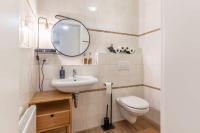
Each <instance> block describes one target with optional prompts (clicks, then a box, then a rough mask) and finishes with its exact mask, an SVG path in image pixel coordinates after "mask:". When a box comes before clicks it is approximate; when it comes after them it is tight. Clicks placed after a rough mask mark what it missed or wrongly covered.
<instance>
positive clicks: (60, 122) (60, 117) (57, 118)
mask: <svg viewBox="0 0 200 133" xmlns="http://www.w3.org/2000/svg"><path fill="white" fill-rule="evenodd" d="M69 123H70V112H69V111H63V112H58V113H55V114H49V115H41V116H37V130H45V129H48V128H54V127H57V126H66V125H67V124H69Z"/></svg>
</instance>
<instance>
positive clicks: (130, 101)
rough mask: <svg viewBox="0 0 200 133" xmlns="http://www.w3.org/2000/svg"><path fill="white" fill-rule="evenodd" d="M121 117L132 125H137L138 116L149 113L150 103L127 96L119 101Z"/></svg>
mask: <svg viewBox="0 0 200 133" xmlns="http://www.w3.org/2000/svg"><path fill="white" fill-rule="evenodd" d="M117 103H118V104H119V107H120V112H121V115H122V116H123V117H124V118H125V119H126V120H127V121H129V122H130V123H132V124H133V123H135V122H136V120H137V117H138V116H141V115H144V114H145V113H147V112H148V111H149V103H148V102H147V101H145V100H144V99H142V98H139V97H136V96H127V97H121V98H118V99H117Z"/></svg>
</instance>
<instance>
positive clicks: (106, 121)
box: [101, 83, 115, 131]
mask: <svg viewBox="0 0 200 133" xmlns="http://www.w3.org/2000/svg"><path fill="white" fill-rule="evenodd" d="M112 85H113V83H112ZM101 127H102V129H103V130H104V131H107V130H111V129H114V128H115V127H114V125H113V124H112V91H111V94H110V120H109V117H108V104H107V108H106V117H105V118H104V125H102V126H101Z"/></svg>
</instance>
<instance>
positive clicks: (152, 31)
mask: <svg viewBox="0 0 200 133" xmlns="http://www.w3.org/2000/svg"><path fill="white" fill-rule="evenodd" d="M88 30H89V31H94V32H103V33H111V34H118V35H126V36H134V37H141V36H144V35H148V34H151V33H154V32H157V31H160V30H161V28H157V29H154V30H150V31H148V32H145V33H142V34H130V33H123V32H116V31H108V30H100V29H91V28H88Z"/></svg>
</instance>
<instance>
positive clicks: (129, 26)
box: [34, 0, 161, 131]
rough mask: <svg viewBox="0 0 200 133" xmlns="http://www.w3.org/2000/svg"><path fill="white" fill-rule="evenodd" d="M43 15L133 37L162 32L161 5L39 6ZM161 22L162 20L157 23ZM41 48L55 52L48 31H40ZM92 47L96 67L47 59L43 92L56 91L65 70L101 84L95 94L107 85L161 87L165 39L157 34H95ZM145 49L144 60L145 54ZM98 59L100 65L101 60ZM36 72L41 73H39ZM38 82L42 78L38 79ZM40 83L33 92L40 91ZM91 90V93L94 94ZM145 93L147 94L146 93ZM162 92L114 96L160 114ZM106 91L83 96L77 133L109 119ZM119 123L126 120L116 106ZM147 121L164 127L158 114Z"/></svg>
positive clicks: (67, 2) (93, 1)
mask: <svg viewBox="0 0 200 133" xmlns="http://www.w3.org/2000/svg"><path fill="white" fill-rule="evenodd" d="M38 5H39V8H38V9H39V14H40V15H41V16H44V17H48V18H49V20H52V18H53V16H54V15H56V14H62V15H66V16H68V17H72V18H76V19H78V20H81V21H82V22H83V23H84V24H85V25H86V26H87V27H89V28H95V29H103V30H111V31H117V32H125V33H132V34H139V33H144V32H147V31H149V30H153V29H155V28H160V25H159V23H160V21H159V20H160V16H159V13H160V10H159V8H160V7H159V0H155V1H149V0H140V1H138V0H126V2H124V1H121V0H109V1H108V0H82V1H80V0H39V1H38ZM88 6H95V7H97V11H96V12H90V11H88V9H87V8H88ZM157 16H158V17H157ZM41 32H44V34H43V33H41V36H42V37H41V38H40V40H41V42H40V44H41V48H52V44H51V43H50V29H49V31H48V30H47V31H41ZM90 34H91V45H90V48H89V49H88V52H92V57H93V62H98V65H97V64H95V63H94V64H93V65H82V56H79V57H75V58H68V57H64V56H61V55H58V56H57V55H42V56H41V58H46V59H47V63H46V65H45V67H44V72H45V81H44V90H45V91H46V90H53V89H54V88H53V87H52V86H51V80H52V79H53V78H58V76H59V75H58V74H59V69H60V66H61V65H63V66H64V67H65V70H66V76H71V75H72V69H73V68H75V69H77V70H78V74H79V75H94V76H97V78H98V79H99V83H98V84H97V85H95V86H93V88H102V87H103V82H105V81H110V82H113V83H114V86H127V85H136V84H142V83H143V81H144V83H146V84H148V85H152V86H155V87H160V73H159V72H160V66H161V64H160V42H159V41H160V40H159V39H160V35H159V34H160V33H158V32H157V33H153V34H150V35H147V36H143V37H141V38H137V37H133V36H125V35H118V34H110V33H100V32H93V31H92V32H90ZM110 44H114V46H116V47H117V46H129V47H130V48H133V49H136V52H137V53H136V54H134V55H112V54H105V53H107V50H106V47H108V46H109V45H110ZM139 45H140V47H141V48H142V49H143V55H142V53H141V50H140V49H139V48H138V47H139ZM96 54H98V60H97V59H96ZM120 61H125V62H128V63H127V64H128V68H129V69H128V70H120V69H119V62H120ZM36 68H37V67H36ZM35 76H36V77H37V75H35ZM37 84H38V82H37V80H35V82H34V86H35V88H38V87H37V86H38V85H37ZM93 88H92V89H93ZM143 90H144V92H143ZM159 93H160V92H159V91H158V92H157V91H155V92H154V90H152V89H151V88H143V87H132V88H124V89H117V90H114V94H113V96H114V99H116V98H117V97H121V96H126V95H137V96H139V97H144V98H145V99H147V100H148V101H149V102H150V105H151V106H152V107H153V108H155V109H156V110H159V106H158V104H159ZM106 97H107V96H106V94H105V91H100V92H90V93H83V94H81V95H80V97H79V101H80V102H79V106H78V109H74V111H73V123H74V124H73V126H74V128H73V129H74V131H80V130H84V129H88V128H92V127H96V126H100V125H101V123H102V118H103V116H104V115H105V114H104V113H105V107H106V102H107V100H106V99H107V98H106ZM113 110H114V111H113V112H114V113H113V116H114V121H117V120H121V119H122V118H121V116H120V115H119V110H118V107H117V106H116V103H115V100H114V107H113ZM147 116H148V117H149V118H151V119H153V120H154V121H156V122H159V115H158V112H156V111H155V110H152V111H151V112H150V113H149V114H147Z"/></svg>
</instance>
